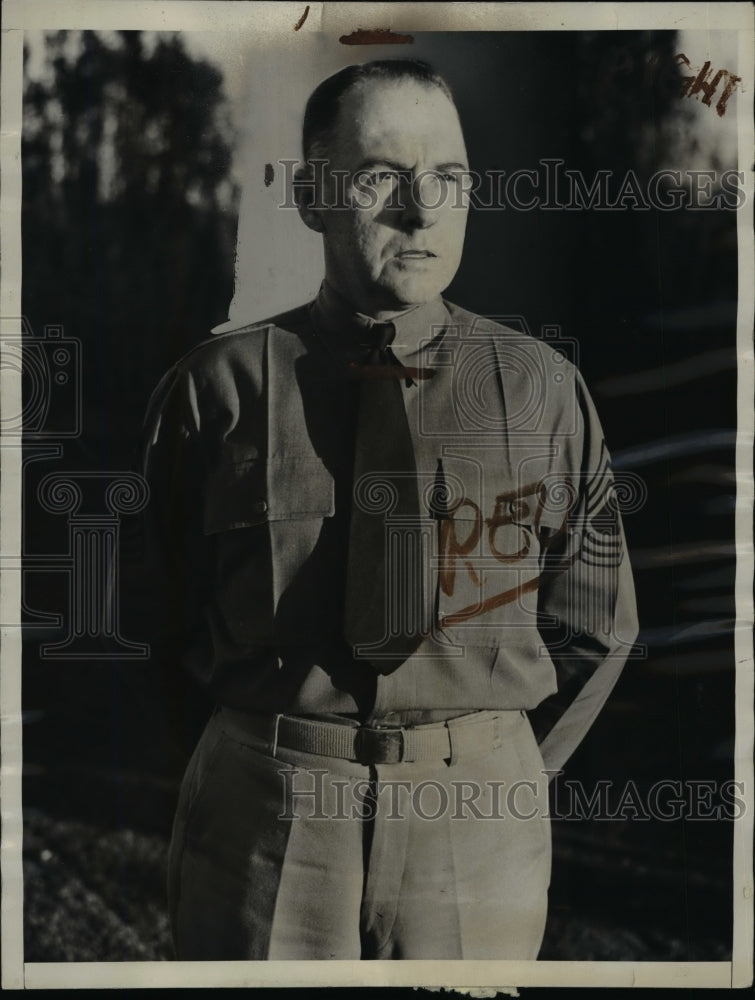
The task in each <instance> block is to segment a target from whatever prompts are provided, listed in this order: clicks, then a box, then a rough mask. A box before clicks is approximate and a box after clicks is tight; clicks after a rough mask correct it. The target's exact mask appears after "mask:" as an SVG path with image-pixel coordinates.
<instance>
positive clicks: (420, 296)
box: [385, 281, 446, 310]
mask: <svg viewBox="0 0 755 1000" xmlns="http://www.w3.org/2000/svg"><path fill="white" fill-rule="evenodd" d="M445 288H446V285H445V284H444V285H439V284H438V283H437V282H433V283H430V282H419V281H410V282H402V284H401V285H397V286H393V287H391V288H390V289H386V292H387V293H388V294H387V295H386V297H385V300H386V306H385V308H386V309H404V310H405V309H413V308H415V307H416V306H421V305H424V304H425V303H426V302H432V300H433V299H437V298H438V296H439V295H440V294H441V292H443V291H444V290H445Z"/></svg>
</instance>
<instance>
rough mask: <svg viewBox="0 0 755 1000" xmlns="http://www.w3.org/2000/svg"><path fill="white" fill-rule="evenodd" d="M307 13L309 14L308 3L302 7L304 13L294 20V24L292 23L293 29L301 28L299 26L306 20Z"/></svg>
mask: <svg viewBox="0 0 755 1000" xmlns="http://www.w3.org/2000/svg"><path fill="white" fill-rule="evenodd" d="M308 14H309V4H307V6H306V7H305V8H304V13H303V14H302V16H301V17H300V18H299V20H298V21H297V22H296V24H295V25H294V31H298V30H299V28H301V26H302V25H303V24H304V22H305V21H306V20H307V15H308Z"/></svg>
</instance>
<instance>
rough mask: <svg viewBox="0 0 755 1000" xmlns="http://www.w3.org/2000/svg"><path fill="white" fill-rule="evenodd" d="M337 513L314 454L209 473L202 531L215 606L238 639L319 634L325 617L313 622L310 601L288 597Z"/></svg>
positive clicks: (326, 474) (326, 475) (305, 637)
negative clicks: (211, 563)
mask: <svg viewBox="0 0 755 1000" xmlns="http://www.w3.org/2000/svg"><path fill="white" fill-rule="evenodd" d="M334 512H335V502H334V488H333V480H332V477H331V476H330V473H329V472H328V470H327V469H326V468H325V466H324V465H323V464H322V463H321V462H318V461H313V460H312V459H306V460H297V459H296V458H292V459H290V460H287V461H279V460H276V461H264V460H260V459H250V460H249V461H242V462H235V463H233V464H228V465H221V466H219V467H218V468H216V469H215V470H214V471H213V472H212V473H211V475H210V476H209V478H208V482H207V489H206V495H205V506H204V532H205V535H207V536H209V537H210V538H211V539H212V544H213V547H214V550H215V586H214V591H213V592H214V601H215V609H216V611H217V613H218V614H219V616H220V620H221V622H222V625H223V626H224V628H225V629H226V630H227V632H228V633H229V634H230V636H231V638H232V639H233V640H234V641H235V642H237V643H241V644H255V645H258V644H263V643H264V644H269V643H273V642H280V641H282V640H283V639H285V640H286V641H305V640H309V639H317V638H320V636H319V631H321V630H322V628H323V623H322V622H323V619H322V615H320V624H318V618H317V614H316V609H314V608H313V607H312V604H311V602H310V604H309V605H306V604H303V605H302V604H300V602H299V601H298V600H297V599H296V598H295V596H292V595H293V594H295V591H296V589H297V581H300V580H301V579H302V578H303V577H304V576H306V575H308V573H309V569H308V567H309V566H310V564H312V562H313V554H314V553H315V550H316V549H317V548H318V543H319V542H320V541H321V536H322V533H323V524H324V523H325V519H326V518H329V517H332V515H333V514H334ZM313 612H314V613H313Z"/></svg>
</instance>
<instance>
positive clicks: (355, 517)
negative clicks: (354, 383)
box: [344, 323, 422, 673]
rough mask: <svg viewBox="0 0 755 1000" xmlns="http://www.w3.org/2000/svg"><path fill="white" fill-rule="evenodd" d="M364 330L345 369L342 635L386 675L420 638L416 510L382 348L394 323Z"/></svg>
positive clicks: (408, 452) (393, 384)
mask: <svg viewBox="0 0 755 1000" xmlns="http://www.w3.org/2000/svg"><path fill="white" fill-rule="evenodd" d="M370 332H371V334H372V336H373V337H374V338H375V339H374V340H373V345H372V347H371V348H370V350H369V352H368V354H367V357H366V358H365V363H363V364H362V365H354V366H352V371H353V373H354V374H355V376H356V377H357V378H359V379H360V394H359V415H358V420H357V431H356V442H355V450H354V490H353V495H352V508H351V524H350V531H349V555H348V569H347V579H346V601H345V608H344V635H345V638H346V640H347V641H348V642H349V643H350V644H351V645H352V646H354V647H355V650H356V652H357V655H358V656H360V657H361V658H366V659H368V660H370V661H371V662H372V663H373V665H374V667H375V669H376V670H378V671H379V672H380V673H390V672H391V671H393V670H395V669H396V668H397V667H398V666H400V665H401V663H403V661H404V660H405V659H406V658H407V657H408V656H410V655H411V653H413V652H414V650H415V649H416V648H417V646H418V645H419V643H420V641H421V638H422V624H421V621H422V611H421V607H422V605H421V602H422V566H421V547H420V546H421V540H420V520H419V512H420V507H419V496H418V491H417V468H416V462H415V457H414V445H413V443H412V437H411V432H410V429H409V422H408V420H407V417H406V409H405V406H404V396H403V394H404V388H403V382H404V380H405V378H406V371H405V369H403V368H402V367H401V365H400V363H399V362H398V360H397V359H396V357H395V356H394V354H393V352H392V351H391V350H390V348H389V347H388V344H389V343H390V342H391V341H392V340H393V337H394V336H395V328H394V326H393V324H392V323H384V324H375V325H374V326H373V327H371V330H370ZM408 384H411V382H408Z"/></svg>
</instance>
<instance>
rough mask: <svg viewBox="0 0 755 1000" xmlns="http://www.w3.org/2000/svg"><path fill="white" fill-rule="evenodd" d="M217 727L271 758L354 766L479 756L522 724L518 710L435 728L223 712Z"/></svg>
mask: <svg viewBox="0 0 755 1000" xmlns="http://www.w3.org/2000/svg"><path fill="white" fill-rule="evenodd" d="M220 712H221V725H222V726H223V728H225V729H227V730H228V732H229V735H231V736H232V737H234V738H236V739H238V740H240V741H241V742H243V739H244V736H248V735H251V736H254V737H257V738H258V739H260V740H264V741H265V742H266V743H267V746H268V750H269V752H270V753H271V754H272V756H275V755H276V751H277V750H278V749H279V748H285V749H287V750H301V751H303V752H304V753H312V754H318V755H320V756H323V757H337V758H339V759H341V760H350V761H354V762H356V763H358V764H365V765H369V764H400V763H412V762H416V761H443V760H445V761H449V762H450V763H451V764H454V763H455V762H456V761H457V760H459V759H460V758H462V757H464V758H468V757H475V756H482V755H484V754H486V753H489V752H490V751H491V750H495V749H497V748H498V747H500V746H501V744H502V740H503V734H504V731H505V730H506V729H507V728H509V727H510V726H511V725H512V724H514V723H521V721H522V717H523V714H524V713H522V712H520V711H507V712H503V711H502V712H500V713H490V712H487V711H486V712H476V713H473V714H472V715H464V716H460V717H457V718H454V719H449V720H448V721H447V722H445V723H443V724H442V725H439V724H437V723H434V724H430V725H424V726H402V727H388V726H386V727H382V726H353V725H352V726H350V725H347V724H345V723H344V724H341V723H338V722H323V721H320V720H316V719H305V718H301V717H299V716H291V715H267V716H266V715H251V714H248V713H246V712H240V711H237V710H236V709H229V708H221V709H220Z"/></svg>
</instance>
